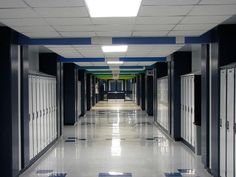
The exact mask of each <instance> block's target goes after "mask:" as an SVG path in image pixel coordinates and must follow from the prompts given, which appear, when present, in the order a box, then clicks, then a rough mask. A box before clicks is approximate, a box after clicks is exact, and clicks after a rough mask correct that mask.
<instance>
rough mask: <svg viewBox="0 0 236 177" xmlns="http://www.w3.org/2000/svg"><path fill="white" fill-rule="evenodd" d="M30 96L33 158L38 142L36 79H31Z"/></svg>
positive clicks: (36, 151)
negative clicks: (31, 103)
mask: <svg viewBox="0 0 236 177" xmlns="http://www.w3.org/2000/svg"><path fill="white" fill-rule="evenodd" d="M32 86H33V89H32V95H33V154H34V155H33V156H35V155H36V154H37V153H38V142H37V139H38V138H37V105H36V104H37V101H36V99H37V95H36V94H37V92H36V88H37V85H36V77H32Z"/></svg>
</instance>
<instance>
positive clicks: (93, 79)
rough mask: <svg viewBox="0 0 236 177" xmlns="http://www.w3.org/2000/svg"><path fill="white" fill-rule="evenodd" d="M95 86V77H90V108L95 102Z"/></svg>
mask: <svg viewBox="0 0 236 177" xmlns="http://www.w3.org/2000/svg"><path fill="white" fill-rule="evenodd" d="M95 84H96V80H95V76H92V85H91V88H92V106H94V105H95V102H96V94H95Z"/></svg>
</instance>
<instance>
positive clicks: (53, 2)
mask: <svg viewBox="0 0 236 177" xmlns="http://www.w3.org/2000/svg"><path fill="white" fill-rule="evenodd" d="M24 1H25V2H26V3H27V4H28V5H30V6H31V7H76V6H84V5H85V4H84V2H83V0H24Z"/></svg>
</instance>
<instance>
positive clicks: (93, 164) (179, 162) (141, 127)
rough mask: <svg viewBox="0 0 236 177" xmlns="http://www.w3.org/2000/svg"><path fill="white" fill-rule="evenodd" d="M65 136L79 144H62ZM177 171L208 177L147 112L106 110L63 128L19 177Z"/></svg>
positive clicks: (143, 175) (144, 176) (141, 176)
mask: <svg viewBox="0 0 236 177" xmlns="http://www.w3.org/2000/svg"><path fill="white" fill-rule="evenodd" d="M145 122H146V123H150V124H143V123H145ZM87 123H89V124H87ZM139 123H140V124H139ZM68 137H77V138H78V140H77V141H76V142H75V143H71V142H70V143H66V142H64V141H65V140H66V139H67V138H68ZM154 137H155V138H154ZM146 138H154V140H146ZM79 139H86V140H85V141H80V140H79ZM178 169H195V170H196V175H195V176H200V177H208V176H209V177H210V175H209V174H208V173H207V172H206V170H204V169H203V166H202V164H201V162H200V158H199V157H197V156H195V155H194V154H193V152H192V151H191V150H189V149H188V148H187V147H185V146H184V145H182V144H181V143H179V142H173V141H172V140H170V139H169V138H167V137H166V136H165V135H164V134H163V133H162V132H161V131H160V130H159V129H158V128H157V127H156V126H155V125H153V118H152V117H148V116H147V115H146V113H145V112H143V111H140V110H135V111H131V110H119V111H117V110H109V111H90V112H88V113H87V115H86V117H83V118H81V119H80V121H79V123H78V124H77V126H75V127H73V126H66V127H65V128H64V136H63V138H62V139H61V140H60V141H59V143H58V144H57V145H56V146H55V147H54V148H53V149H52V150H51V151H50V152H48V153H47V154H46V155H45V156H44V157H43V158H42V159H41V160H40V161H39V162H38V163H36V164H35V165H34V166H33V167H32V168H30V169H29V170H28V171H26V173H25V174H24V175H22V176H21V177H41V176H42V177H46V176H49V175H48V174H37V173H36V172H37V170H53V172H58V173H62V172H65V173H67V177H98V175H99V173H108V172H111V173H113V172H114V173H132V175H133V177H164V173H166V172H178V171H177V170H178Z"/></svg>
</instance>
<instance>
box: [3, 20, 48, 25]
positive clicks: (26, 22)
mask: <svg viewBox="0 0 236 177" xmlns="http://www.w3.org/2000/svg"><path fill="white" fill-rule="evenodd" d="M0 21H1V22H2V23H4V24H5V25H7V26H46V25H47V23H46V22H45V21H44V20H43V19H42V18H10V19H0Z"/></svg>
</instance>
